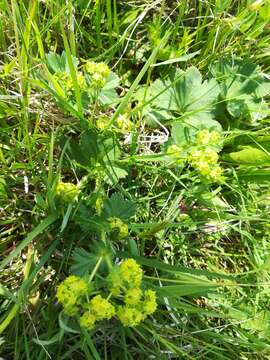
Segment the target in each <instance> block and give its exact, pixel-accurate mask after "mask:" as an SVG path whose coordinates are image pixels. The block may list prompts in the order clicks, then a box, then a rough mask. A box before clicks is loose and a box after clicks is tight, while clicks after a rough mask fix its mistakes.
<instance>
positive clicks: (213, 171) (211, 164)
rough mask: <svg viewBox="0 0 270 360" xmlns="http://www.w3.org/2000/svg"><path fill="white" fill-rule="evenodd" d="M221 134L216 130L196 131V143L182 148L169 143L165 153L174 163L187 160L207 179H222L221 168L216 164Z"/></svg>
mask: <svg viewBox="0 0 270 360" xmlns="http://www.w3.org/2000/svg"><path fill="white" fill-rule="evenodd" d="M220 142H221V136H220V134H219V133H218V132H217V131H209V130H206V129H205V130H201V131H199V132H198V133H197V136H196V144H191V145H192V146H191V147H190V145H189V146H188V147H187V148H182V147H180V146H178V145H176V144H173V145H170V146H169V147H168V149H167V154H168V155H169V156H170V159H172V160H173V161H174V162H175V163H178V164H179V163H183V164H186V162H188V163H189V164H190V165H191V166H192V167H193V168H194V169H195V170H197V171H198V173H199V174H200V175H201V176H202V177H203V178H204V179H206V180H207V181H210V182H220V181H222V180H223V179H224V177H223V175H222V168H221V167H220V166H219V165H218V159H219V156H218V150H219V148H220Z"/></svg>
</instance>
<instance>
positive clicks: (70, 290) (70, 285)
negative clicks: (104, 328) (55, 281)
mask: <svg viewBox="0 0 270 360" xmlns="http://www.w3.org/2000/svg"><path fill="white" fill-rule="evenodd" d="M87 292H88V286H87V283H86V282H85V281H84V280H83V279H82V278H80V277H78V276H75V275H71V276H69V277H67V278H66V279H65V280H64V281H63V282H62V283H61V284H60V285H59V286H58V288H57V292H56V297H57V299H58V301H59V302H60V303H61V304H62V305H63V308H64V311H65V312H66V313H67V314H68V315H70V316H72V315H75V314H76V313H77V312H78V305H79V304H80V302H81V298H82V297H83V296H84V295H86V294H87Z"/></svg>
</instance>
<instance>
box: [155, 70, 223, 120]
mask: <svg viewBox="0 0 270 360" xmlns="http://www.w3.org/2000/svg"><path fill="white" fill-rule="evenodd" d="M150 94H151V97H152V98H154V100H153V102H152V107H154V108H157V109H164V110H167V111H168V110H170V111H173V112H177V113H179V115H182V116H185V118H189V117H192V118H194V117H196V118H199V119H200V120H201V121H204V120H208V119H212V118H213V114H212V111H213V109H214V105H215V102H216V99H217V96H218V94H219V87H218V84H217V82H216V80H215V79H211V80H210V81H204V82H203V81H202V76H201V74H200V72H199V70H198V69H197V68H195V67H190V68H189V69H188V70H187V71H186V72H183V71H181V70H177V71H175V72H173V73H172V74H171V76H170V78H169V79H167V80H160V79H159V80H156V81H155V82H154V83H153V85H152V86H151V88H150Z"/></svg>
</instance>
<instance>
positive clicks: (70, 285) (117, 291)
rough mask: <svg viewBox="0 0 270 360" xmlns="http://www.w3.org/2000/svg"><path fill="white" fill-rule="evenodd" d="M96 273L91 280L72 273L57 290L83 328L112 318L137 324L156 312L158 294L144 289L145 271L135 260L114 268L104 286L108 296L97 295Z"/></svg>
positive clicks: (68, 312) (59, 297)
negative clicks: (92, 281) (94, 280)
mask: <svg viewBox="0 0 270 360" xmlns="http://www.w3.org/2000/svg"><path fill="white" fill-rule="evenodd" d="M94 271H95V272H96V271H97V268H95V270H94ZM94 275H95V273H92V274H91V276H90V278H89V279H87V278H81V277H79V276H76V275H70V276H69V277H67V278H66V279H65V280H64V281H63V282H62V283H61V284H60V285H59V286H58V289H57V294H56V296H57V299H58V301H59V303H61V304H62V306H63V309H64V312H65V313H66V314H67V315H69V316H76V317H78V318H79V323H80V325H81V326H82V327H84V328H86V329H89V330H90V329H92V328H94V326H95V324H96V322H97V321H100V320H110V319H111V318H117V319H119V321H120V322H121V323H122V324H123V325H124V326H128V327H133V326H136V325H139V324H140V322H142V321H144V320H145V319H146V317H147V316H149V315H151V314H153V313H154V312H155V310H156V308H157V300H156V293H155V291H153V290H151V289H148V290H144V291H143V290H142V289H141V285H142V284H141V283H142V277H143V271H142V269H141V267H140V266H139V265H138V264H137V263H136V261H135V260H133V259H127V260H124V261H123V262H122V263H121V264H120V265H116V266H113V267H112V268H111V270H110V271H109V274H108V277H107V281H106V287H104V288H103V289H102V290H103V292H105V291H106V293H107V296H106V297H103V296H102V295H101V294H97V289H95V288H94V287H93V285H92V284H91V282H89V281H90V280H91V278H93V276H94ZM94 294H97V295H94ZM93 295H94V296H93Z"/></svg>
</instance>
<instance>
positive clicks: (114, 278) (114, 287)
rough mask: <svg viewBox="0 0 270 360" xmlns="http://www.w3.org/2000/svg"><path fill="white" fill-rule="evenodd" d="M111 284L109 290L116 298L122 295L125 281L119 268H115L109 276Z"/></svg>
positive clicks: (108, 279)
mask: <svg viewBox="0 0 270 360" xmlns="http://www.w3.org/2000/svg"><path fill="white" fill-rule="evenodd" d="M107 281H108V282H109V290H110V292H111V293H112V295H114V296H118V295H120V292H121V287H122V286H123V279H122V277H121V274H120V268H119V266H115V267H113V268H112V270H111V271H110V274H109V276H108V277H107Z"/></svg>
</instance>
